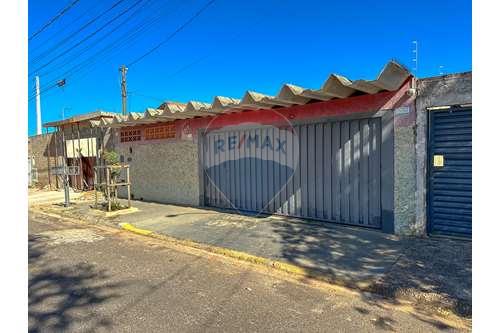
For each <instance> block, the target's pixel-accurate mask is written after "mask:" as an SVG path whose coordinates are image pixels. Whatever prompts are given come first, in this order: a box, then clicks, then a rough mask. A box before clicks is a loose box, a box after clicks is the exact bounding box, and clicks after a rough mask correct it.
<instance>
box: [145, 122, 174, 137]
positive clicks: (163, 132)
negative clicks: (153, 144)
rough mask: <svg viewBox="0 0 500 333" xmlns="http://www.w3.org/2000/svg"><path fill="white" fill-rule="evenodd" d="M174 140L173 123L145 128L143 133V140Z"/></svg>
mask: <svg viewBox="0 0 500 333" xmlns="http://www.w3.org/2000/svg"><path fill="white" fill-rule="evenodd" d="M174 138H175V124H173V123H172V124H167V125H162V126H155V127H150V128H146V130H145V131H144V139H145V140H158V139H174Z"/></svg>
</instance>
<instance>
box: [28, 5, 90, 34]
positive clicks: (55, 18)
mask: <svg viewBox="0 0 500 333" xmlns="http://www.w3.org/2000/svg"><path fill="white" fill-rule="evenodd" d="M79 1H80V0H74V1H73V2H72V3H70V4H69V5H67V6H66V7H64V8H63V10H61V11H60V12H59V14H57V15H56V16H54V17H53V18H51V19H50V20H49V21H48V22H47V23H45V24H44V25H43V26H42V27H41V28H40V29H38V31H37V32H35V33H34V34H33V35H31V37H29V38H28V40H32V39H33V38H35V37H36V36H38V35H39V34H41V33H42V32H43V31H44V30H45V29H47V28H48V27H49V26H50V25H51V24H52V23H54V22H55V21H57V20H58V19H59V18H61V17H62V16H63V15H64V14H66V12H68V11H69V10H70V9H71V8H73V6H75V5H76V4H77V3H78V2H79Z"/></svg>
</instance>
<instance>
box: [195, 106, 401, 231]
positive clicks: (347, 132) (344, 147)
mask: <svg viewBox="0 0 500 333" xmlns="http://www.w3.org/2000/svg"><path fill="white" fill-rule="evenodd" d="M365 117H366V118H363V119H359V118H358V119H341V120H330V121H322V122H317V123H307V124H294V125H293V126H291V127H289V128H277V127H272V126H257V127H248V126H247V127H244V128H243V127H236V128H232V129H222V130H217V131H211V132H207V133H204V134H202V140H201V145H202V146H201V147H200V148H201V149H200V154H201V156H200V161H202V166H201V167H202V170H203V184H202V186H203V189H202V193H203V201H204V205H205V206H211V207H218V208H229V209H237V210H241V211H250V212H257V213H263V214H280V215H287V216H295V217H301V218H307V219H318V220H325V221H330V222H334V223H342V224H350V225H357V226H364V227H371V228H382V229H383V230H384V231H386V232H393V229H394V221H393V219H394V218H393V191H394V190H393V185H394V181H393V179H394V175H393V170H394V169H393V163H394V155H393V154H394V148H393V145H394V140H393V123H392V113H390V112H379V113H377V114H372V115H371V116H367V115H365Z"/></svg>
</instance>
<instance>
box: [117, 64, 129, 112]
mask: <svg viewBox="0 0 500 333" xmlns="http://www.w3.org/2000/svg"><path fill="white" fill-rule="evenodd" d="M127 70H128V68H127V67H125V65H122V67H120V69H119V71H120V72H121V73H122V82H121V86H122V114H123V115H126V114H127Z"/></svg>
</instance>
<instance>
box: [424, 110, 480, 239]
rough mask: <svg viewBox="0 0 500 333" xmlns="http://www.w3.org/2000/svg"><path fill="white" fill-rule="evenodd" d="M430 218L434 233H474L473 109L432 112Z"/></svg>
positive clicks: (429, 188)
mask: <svg viewBox="0 0 500 333" xmlns="http://www.w3.org/2000/svg"><path fill="white" fill-rule="evenodd" d="M428 160H429V167H428V221H429V224H428V225H429V232H430V233H431V234H438V235H449V236H459V237H471V235H472V109H470V108H467V109H464V108H451V109H445V110H434V111H430V112H429V146H428Z"/></svg>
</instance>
